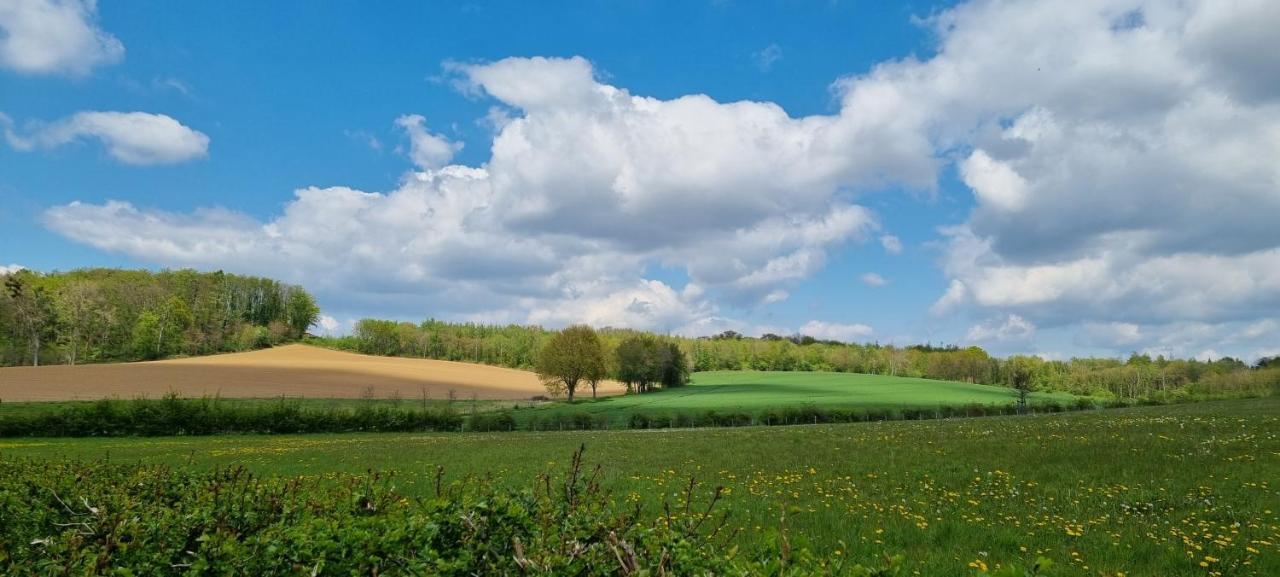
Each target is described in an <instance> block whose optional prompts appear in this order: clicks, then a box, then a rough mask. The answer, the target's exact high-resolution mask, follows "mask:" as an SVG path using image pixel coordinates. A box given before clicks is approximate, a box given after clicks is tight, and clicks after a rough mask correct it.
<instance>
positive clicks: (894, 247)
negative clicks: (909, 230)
mask: <svg viewBox="0 0 1280 577" xmlns="http://www.w3.org/2000/svg"><path fill="white" fill-rule="evenodd" d="M880 246H882V247H884V251H885V252H887V253H889V254H900V253H902V241H901V240H899V239H898V237H896V236H893V235H891V234H884V235H880Z"/></svg>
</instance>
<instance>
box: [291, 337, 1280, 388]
mask: <svg viewBox="0 0 1280 577" xmlns="http://www.w3.org/2000/svg"><path fill="white" fill-rule="evenodd" d="M595 332H596V334H597V336H598V338H599V339H600V342H601V347H602V348H603V350H604V355H605V359H606V360H610V361H611V362H613V363H615V364H614V365H612V366H609V367H608V370H609V371H612V372H607V373H606V374H608V375H609V377H608V378H614V379H616V380H618V381H620V382H623V383H628V382H630V383H631V385H632V387H633V389H634V390H637V391H639V390H645V389H644V387H645V385H644V384H643V383H649V384H652V383H657V384H658V385H659V386H661V379H653V378H650V379H649V380H647V381H644V382H643V383H642V382H641V381H639V380H634V379H635V377H628V375H625V374H622V373H619V372H617V371H618V370H619V367H618V366H617V358H618V354H619V353H618V351H619V348H620V347H621V345H622V343H623V341H625V340H627V339H629V338H631V337H635V336H647V337H648V338H649V339H652V340H654V341H660V342H663V343H666V344H667V345H668V346H669V347H670V346H671V345H674V348H675V349H678V350H679V351H680V352H681V353H682V354H683V358H684V359H685V361H686V363H687V370H688V371H691V372H700V371H716V370H757V371H831V372H849V373H865V374H876V375H886V376H900V377H918V378H929V379H940V380H949V381H962V382H970V383H979V384H989V385H999V386H1007V387H1014V386H1015V385H1021V386H1023V387H1025V388H1026V389H1027V390H1030V391H1063V392H1070V393H1073V394H1078V395H1090V396H1097V397H1118V398H1128V399H1141V398H1148V397H1152V396H1170V395H1173V396H1176V395H1200V396H1204V395H1231V394H1257V393H1267V392H1270V391H1275V390H1278V389H1280V361H1277V360H1276V359H1274V358H1267V359H1261V360H1259V361H1258V362H1257V363H1255V364H1254V365H1252V366H1251V365H1248V364H1246V363H1244V362H1243V361H1241V360H1239V359H1233V358H1230V357H1223V358H1220V359H1215V360H1211V361H1200V360H1195V359H1172V358H1165V357H1162V356H1156V357H1152V356H1149V355H1145V354H1137V353H1135V354H1132V355H1130V356H1129V357H1127V358H1097V357H1080V358H1072V359H1067V360H1046V359H1042V358H1040V357H1035V356H1012V357H1008V358H999V357H995V356H992V355H991V354H990V353H988V352H987V351H986V350H984V349H982V348H981V347H976V346H975V347H956V346H935V345H931V344H924V345H912V346H895V345H891V344H880V343H844V342H839V341H832V340H820V339H816V338H813V337H810V336H806V335H790V336H782V335H771V334H766V335H763V336H761V337H748V336H745V335H742V334H739V333H736V332H733V331H727V332H724V333H720V334H718V335H714V336H708V337H699V338H688V337H676V336H659V335H655V334H652V333H644V332H640V331H634V330H629V329H614V328H603V329H598V330H596V331H595ZM556 334H557V331H554V330H549V329H545V328H542V327H538V326H523V325H484V324H475V323H448V322H443V321H439V320H428V321H426V322H423V323H419V324H415V323H409V322H396V321H389V320H374V319H365V320H362V321H359V322H358V323H357V324H356V325H355V330H354V331H353V333H352V334H351V335H349V336H344V337H329V338H322V339H318V340H317V341H316V342H317V343H318V344H323V345H325V346H330V347H334V348H340V349H345V350H351V351H356V352H362V353H366V354H375V355H391V356H407V357H422V358H431V359H442V360H451V361H465V362H475V363H483V364H490V365H497V366H504V367H511V368H519V369H528V370H536V369H537V362H538V358H539V353H540V352H541V351H542V350H543V348H544V347H545V345H546V344H547V342H548V341H550V339H551V338H552V337H553V336H555V335H556ZM671 350H672V349H671V348H668V352H667V354H670V352H671ZM623 354H624V355H626V354H628V353H627V352H626V351H625V349H624V352H623ZM628 366H643V365H642V364H634V363H628ZM646 374H648V375H652V373H646Z"/></svg>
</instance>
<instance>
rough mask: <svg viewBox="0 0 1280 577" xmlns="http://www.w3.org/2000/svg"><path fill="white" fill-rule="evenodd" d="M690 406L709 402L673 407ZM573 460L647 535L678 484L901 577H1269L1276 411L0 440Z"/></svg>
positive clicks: (532, 467) (282, 455) (160, 455)
mask: <svg viewBox="0 0 1280 577" xmlns="http://www.w3.org/2000/svg"><path fill="white" fill-rule="evenodd" d="M713 377H714V375H713ZM702 386H705V387H708V388H711V389H714V387H715V385H712V384H710V383H709V382H707V381H703V382H702V384H699V385H697V386H693V387H690V388H689V389H690V390H697V389H698V387H702ZM780 386H781V385H780ZM814 386H821V385H818V384H815V385H814ZM829 386H836V385H829ZM866 386H867V387H869V388H874V384H873V382H872V381H867V383H866ZM678 392H679V391H677V393H678ZM664 394H665V393H664ZM724 394H725V395H727V396H732V395H733V393H732V392H729V393H724ZM713 395H714V393H710V394H708V397H710V396H713ZM655 397H657V398H663V397H662V396H661V395H655ZM690 397H692V398H690V399H688V400H685V401H684V402H694V401H697V400H698V397H697V393H694V394H692V395H690ZM670 398H671V399H672V402H678V401H679V399H680V397H676V396H674V395H673V396H671V397H670ZM747 398H749V396H748V397H747ZM618 400H622V399H618ZM885 402H890V401H885ZM682 406H688V407H693V406H696V405H682ZM582 445H585V446H586V458H585V461H586V463H587V464H588V465H589V466H595V465H597V464H598V465H600V467H601V477H600V479H601V482H602V485H603V487H604V488H605V489H606V490H607V491H610V492H612V494H613V495H614V501H615V502H616V503H617V504H618V505H619V506H627V505H629V504H631V503H640V504H643V505H645V506H646V507H647V509H646V511H648V512H649V514H652V515H655V516H656V515H659V514H661V513H660V511H661V504H662V503H663V502H664V501H677V502H678V500H679V499H680V496H681V495H683V492H684V490H685V487H687V486H688V484H689V482H690V479H692V480H693V481H694V483H695V486H696V489H695V492H699V493H700V494H703V495H704V496H705V495H709V494H710V493H711V492H712V490H713V487H715V486H723V487H725V497H724V501H723V503H722V504H721V506H722V507H723V508H724V510H728V511H730V512H731V517H730V518H731V524H732V525H733V527H734V528H735V529H738V530H740V531H741V532H740V534H739V536H738V537H737V540H738V542H739V544H740V546H742V547H744V548H751V547H760V546H763V545H764V544H768V543H775V544H776V543H777V542H778V540H780V539H782V538H784V537H785V538H786V539H787V540H788V542H789V543H791V544H792V545H794V546H797V547H800V546H804V547H808V548H811V549H812V550H813V551H815V552H817V553H819V554H823V555H830V556H844V557H850V558H856V559H876V558H881V557H882V556H883V555H886V554H903V555H905V559H906V560H905V563H906V568H907V574H920V575H969V574H976V573H977V572H978V571H979V569H981V568H984V567H985V568H989V569H990V568H995V567H997V566H1001V565H1007V564H1009V563H1014V562H1016V563H1020V564H1025V563H1026V562H1027V561H1029V560H1031V559H1034V558H1035V557H1036V556H1039V555H1043V556H1045V557H1047V558H1050V559H1052V560H1054V561H1055V562H1056V566H1055V567H1054V568H1053V570H1052V573H1050V574H1052V575H1073V576H1093V577H1097V576H1107V577H1116V576H1119V575H1128V576H1131V577H1132V576H1139V575H1150V576H1178V575H1186V576H1193V575H1194V576H1201V575H1257V576H1271V575H1277V574H1280V486H1277V484H1276V479H1280V398H1277V397H1268V398H1261V399H1247V400H1233V401H1213V402H1203V403H1189V404H1182V405H1172V406H1155V407H1139V408H1130V409H1115V410H1099V411H1084V412H1076V413H1064V414H1052V415H1034V416H1014V417H985V418H971V419H944V420H932V421H898V422H876V423H855V424H841V425H807V426H793V427H742V428H729V429H725V428H720V429H676V430H672V429H668V430H661V431H571V432H515V433H489V434H478V433H477V434H471V433H433V434H396V433H388V434H341V435H282V436H251V435H245V436H216V437H186V438H184V437H162V438H88V439H39V438H37V439H7V440H0V460H3V459H23V458H35V459H79V460H98V459H107V460H110V461H111V462H114V463H152V464H166V465H170V466H174V467H178V468H193V469H197V470H209V469H213V468H217V467H225V466H230V465H243V466H245V467H247V468H249V469H250V470H251V471H254V472H257V473H260V474H264V475H285V476H307V477H313V478H320V479H326V478H337V477H338V476H340V475H341V474H345V473H354V474H367V473H368V472H369V471H383V472H391V473H392V474H394V482H395V483H396V486H397V487H398V489H399V490H400V491H402V492H404V493H406V494H408V495H427V494H430V493H431V491H432V488H433V487H434V483H435V474H436V471H437V468H438V467H443V469H444V471H445V475H446V477H447V478H448V479H454V480H457V479H465V478H467V477H468V476H471V477H489V478H491V479H494V480H495V481H496V482H498V483H500V484H507V485H510V486H515V487H524V486H529V484H530V483H531V482H532V481H533V479H534V478H535V476H536V475H538V474H539V473H542V472H547V471H556V472H558V471H562V470H563V469H564V467H565V466H566V465H567V461H568V459H569V456H570V454H571V453H572V451H573V450H574V449H576V448H577V447H579V446H582ZM64 498H65V496H64ZM916 572H918V573H916Z"/></svg>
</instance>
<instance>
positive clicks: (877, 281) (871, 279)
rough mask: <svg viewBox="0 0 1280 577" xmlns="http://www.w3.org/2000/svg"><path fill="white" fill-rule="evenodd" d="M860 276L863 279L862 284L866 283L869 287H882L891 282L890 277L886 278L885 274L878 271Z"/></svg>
mask: <svg viewBox="0 0 1280 577" xmlns="http://www.w3.org/2000/svg"><path fill="white" fill-rule="evenodd" d="M858 278H859V279H860V280H862V284H865V285H867V286H869V287H882V286H884V285H887V284H889V279H886V278H884V277H883V276H880V275H879V274H878V273H874V272H868V273H863V275H862V276H861V277H858Z"/></svg>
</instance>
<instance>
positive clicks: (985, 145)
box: [46, 0, 1280, 350]
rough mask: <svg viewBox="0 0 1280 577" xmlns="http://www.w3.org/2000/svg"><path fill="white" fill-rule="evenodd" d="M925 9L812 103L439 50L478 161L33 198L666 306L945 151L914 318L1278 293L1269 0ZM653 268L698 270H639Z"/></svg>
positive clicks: (548, 302) (200, 253)
mask: <svg viewBox="0 0 1280 577" xmlns="http://www.w3.org/2000/svg"><path fill="white" fill-rule="evenodd" d="M927 23H928V25H929V26H930V27H931V29H932V31H933V33H934V34H935V35H936V43H935V45H934V50H932V51H931V55H930V56H929V57H927V58H915V57H908V58H904V59H901V60H894V61H888V62H883V63H881V64H879V65H877V66H875V67H873V68H872V69H871V70H869V71H868V72H866V73H864V74H860V75H856V76H851V77H847V78H842V79H838V80H837V81H836V82H835V83H834V84H833V89H834V92H835V94H836V97H837V99H838V110H837V111H835V112H833V113H831V114H823V115H814V116H806V117H793V116H791V115H789V114H787V112H786V111H784V110H783V109H782V108H781V107H779V106H778V105H776V104H773V103H770V102H751V101H742V102H728V103H725V102H717V101H715V100H713V99H711V98H709V97H707V96H705V95H699V94H691V95H686V96H681V97H677V98H672V99H658V98H651V97H646V96H642V95H635V94H631V93H630V92H629V91H627V90H626V89H625V88H622V87H618V86H613V85H611V84H608V83H605V82H602V81H600V80H599V79H598V77H597V75H596V71H595V69H594V68H593V66H592V65H591V63H590V62H588V61H587V60H585V59H583V58H567V59H561V58H509V59H504V60H500V61H497V62H491V63H470V64H457V63H453V64H449V65H448V66H447V68H448V70H449V73H450V74H452V75H453V76H452V77H453V79H454V80H455V82H454V84H455V85H456V86H457V87H458V88H459V89H460V90H463V91H464V92H466V93H467V94H470V95H473V96H475V97H477V98H486V97H487V98H491V99H493V100H494V101H496V105H495V106H494V108H493V109H491V112H490V114H489V118H491V119H493V121H492V126H493V129H494V136H493V141H492V144H491V156H490V158H489V160H488V162H486V163H485V164H484V165H483V166H482V167H470V168H469V167H457V166H441V165H443V164H444V163H445V162H447V159H448V158H450V156H446V155H445V154H444V151H445V148H447V147H444V148H442V147H440V146H436V147H435V149H436V150H437V151H438V152H439V154H437V155H436V156H434V157H433V158H432V159H431V160H429V161H426V162H422V163H420V164H421V165H422V166H423V167H424V168H430V170H424V171H423V172H421V173H418V174H414V175H411V176H410V177H409V178H407V179H406V180H405V182H404V183H403V184H402V185H401V186H400V187H398V188H396V189H395V190H392V191H390V192H386V193H366V192H362V191H355V190H350V189H344V188H330V189H304V190H301V191H298V193H297V198H295V199H294V200H293V202H291V203H290V204H289V205H287V206H286V207H285V209H284V212H283V214H281V215H280V216H278V217H274V218H271V219H268V220H265V221H261V220H255V219H251V218H248V217H245V216H243V215H237V214H234V213H226V212H225V211H217V210H207V211H203V212H197V213H192V214H165V213H158V212H155V211H149V210H143V209H139V208H136V207H132V206H128V205H120V204H118V203H117V204H112V203H107V204H103V205H84V204H80V205H67V206H62V207H55V208H54V209H52V210H51V211H50V212H49V213H48V214H47V215H46V221H47V222H48V224H49V226H50V227H52V228H54V229H55V230H58V231H60V232H62V233H63V234H66V235H68V236H71V237H73V238H78V239H81V240H82V241H83V242H87V243H90V244H93V245H94V246H100V247H103V248H107V249H109V250H115V251H120V252H126V253H128V254H130V255H133V256H135V257H137V258H139V259H141V260H150V261H155V262H160V263H161V264H173V265H178V264H200V263H203V264H208V265H210V266H226V265H228V264H236V265H238V266H244V267H248V266H256V267H260V269H261V270H266V271H277V270H287V271H291V272H292V274H293V275H294V276H292V277H291V280H296V281H300V282H308V283H309V284H315V283H320V284H322V285H329V286H332V287H334V288H335V290H336V289H338V288H342V289H359V290H357V291H355V292H358V293H359V292H361V291H363V293H366V294H369V295H377V296H378V298H379V299H381V300H379V301H378V302H387V301H393V302H398V301H401V300H403V301H404V302H406V303H425V302H430V303H431V304H432V306H433V307H442V308H446V309H447V310H458V311H464V312H465V311H472V312H474V314H484V315H490V316H492V317H494V318H497V317H501V316H503V315H505V316H507V317H513V318H520V317H529V316H535V315H536V317H537V318H542V319H547V322H559V321H560V320H565V321H567V320H569V317H573V316H578V315H579V313H575V312H574V311H576V310H581V311H584V312H582V313H581V316H590V317H593V318H599V319H601V322H609V323H613V322H618V323H623V322H626V323H630V322H637V323H639V322H652V323H653V326H662V325H665V326H666V327H667V328H668V329H675V328H678V327H681V326H710V324H712V323H716V322H720V321H718V320H716V319H723V318H725V317H726V314H725V313H724V312H723V311H720V310H719V303H725V302H727V303H733V304H734V305H736V306H741V307H751V306H758V305H760V304H761V303H770V302H777V301H779V300H782V299H785V298H787V297H788V295H789V293H790V291H791V290H792V289H793V288H794V285H796V284H797V283H799V282H801V281H803V280H804V279H806V278H809V277H810V276H811V275H813V274H814V272H815V271H817V270H819V269H821V268H822V267H823V266H825V263H826V261H827V259H828V257H829V255H830V253H831V252H832V250H834V249H835V248H836V247H839V246H842V245H844V244H846V243H849V242H851V241H859V240H863V239H867V238H874V237H873V236H872V235H878V234H880V233H881V231H880V230H879V226H878V224H877V222H876V218H875V215H874V214H873V213H872V212H871V211H870V210H868V209H866V208H864V207H862V206H859V205H858V204H855V202H854V201H853V195H854V194H855V193H856V192H857V191H859V190H863V189H867V188H871V187H882V186H885V185H892V186H896V187H906V188H911V189H917V190H925V191H933V190H935V189H936V188H937V182H938V174H939V171H940V170H941V169H943V168H944V167H949V166H951V167H954V168H955V170H956V171H957V174H959V176H960V178H961V181H962V182H963V183H964V184H965V185H966V186H967V187H968V188H969V190H971V192H972V195H973V198H974V200H975V202H974V205H973V208H972V210H971V212H970V213H969V214H967V215H966V216H964V217H963V218H962V221H961V222H958V223H953V225H952V226H948V227H946V228H944V229H943V231H942V235H943V240H944V242H943V245H942V246H943V252H942V258H941V260H940V266H941V268H942V271H943V273H944V274H945V276H946V278H947V288H946V290H945V292H944V294H942V295H940V296H939V298H938V299H937V301H936V302H935V303H934V305H933V307H931V312H933V313H934V314H937V315H949V314H967V315H971V316H972V318H977V319H989V320H987V321H982V322H979V323H978V324H976V325H974V329H973V330H971V331H970V333H971V336H973V337H981V339H997V340H999V339H1001V338H1005V339H1008V338H1013V337H1014V336H1017V337H1018V338H1031V336H1032V335H1034V333H1035V330H1034V329H1035V327H1041V328H1050V329H1052V328H1055V327H1061V326H1067V325H1083V323H1093V324H1094V325H1097V326H1103V327H1105V326H1111V327H1112V328H1113V329H1114V328H1116V327H1125V330H1127V325H1133V326H1136V327H1138V334H1139V335H1141V337H1142V339H1140V341H1137V342H1134V343H1133V346H1147V345H1151V346H1164V345H1161V344H1160V343H1156V342H1153V341H1152V336H1151V335H1154V334H1157V333H1156V332H1154V331H1152V330H1150V329H1149V327H1163V326H1175V325H1176V326H1183V325H1189V324H1193V323H1201V324H1204V325H1207V326H1213V327H1217V328H1216V329H1215V330H1216V331H1217V334H1219V335H1225V334H1228V333H1227V332H1226V329H1227V328H1229V327H1236V326H1237V325H1238V324H1240V323H1244V322H1249V321H1256V320H1257V319H1259V318H1266V317H1270V316H1274V315H1273V314H1271V313H1272V312H1273V311H1276V310H1280V266H1276V263H1278V262H1280V227H1277V226H1275V222H1274V220H1275V219H1274V216H1273V215H1275V214H1280V165H1278V164H1277V163H1275V162H1274V159H1275V158H1277V157H1280V89H1277V86H1276V80H1275V79H1276V78H1280V75H1278V74H1274V73H1273V72H1274V71H1275V70H1278V69H1280V51H1275V50H1270V51H1268V50H1259V49H1257V47H1259V46H1267V45H1268V39H1269V38H1270V35H1271V34H1272V33H1273V31H1274V30H1275V29H1278V28H1280V10H1277V8H1276V3H1275V2H1268V1H1267V0H1245V1H1241V2H1211V1H1208V0H1200V1H1190V2H1180V3H1156V2H1144V1H1140V0H1085V1H1079V0H1046V1H1043V2H1034V3H1033V2H995V1H987V0H974V1H971V2H968V3H964V4H961V5H958V6H956V7H954V8H951V9H948V10H945V11H942V12H940V13H938V14H936V15H935V16H933V17H931V18H930V19H928V20H927ZM413 125H414V126H416V127H418V128H420V129H421V130H422V131H423V134H426V135H431V134H430V133H429V132H426V128H425V125H424V124H422V123H420V122H417V123H413ZM445 142H446V143H447V141H445ZM436 144H440V143H439V142H437V143H436ZM176 223H184V224H183V226H182V227H178V226H176ZM655 223H660V225H657V226H656V225H655ZM187 228H190V229H192V230H195V231H197V232H199V234H191V233H190V231H188V230H187ZM879 240H880V242H881V245H882V247H883V248H884V250H885V251H886V252H888V253H891V254H893V253H896V252H899V251H901V242H900V241H898V240H897V239H896V238H895V237H892V236H890V235H882V236H881V237H880V238H879ZM263 255H267V256H263ZM335 263H336V264H335ZM654 263H657V264H660V265H663V266H666V267H672V268H677V269H682V270H683V272H685V273H687V276H688V277H689V278H690V279H691V282H693V283H694V284H696V285H697V286H699V287H700V292H698V294H697V295H696V296H694V295H686V294H685V292H684V290H683V289H681V288H679V287H673V286H667V285H665V284H663V283H658V285H653V284H651V283H650V281H648V280H647V279H645V278H644V275H643V271H644V270H646V268H647V267H648V266H650V265H652V264H654ZM369 279H378V280H369ZM370 298H371V299H373V298H374V297H373V296H371V297H370ZM599 303H608V304H609V306H615V305H616V306H620V307H621V308H622V309H623V311H624V312H623V313H619V315H621V316H618V317H616V318H605V316H606V315H604V314H603V313H601V312H599V310H598V309H595V308H593V307H597V306H601V305H599ZM530 311H534V313H531V312H530ZM591 311H596V312H591ZM644 319H654V320H652V321H645V320H644ZM1114 323H1119V325H1115V324H1114ZM1192 333H1194V331H1191V332H1189V333H1188V334H1192ZM1112 337H1113V338H1112V341H1113V342H1115V343H1116V346H1125V345H1124V343H1120V342H1119V341H1124V340H1126V339H1129V338H1131V335H1129V336H1126V334H1125V333H1124V330H1121V331H1119V332H1118V333H1117V334H1113V335H1112ZM1191 338H1204V337H1203V336H1200V337H1188V339H1191ZM975 340H980V339H975ZM1187 342H1190V341H1187ZM1169 346H1172V345H1169ZM1179 346H1187V347H1189V346H1192V345H1190V344H1185V343H1180V344H1179ZM1240 346H1244V345H1240ZM1204 348H1207V347H1201V350H1203V349H1204Z"/></svg>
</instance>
